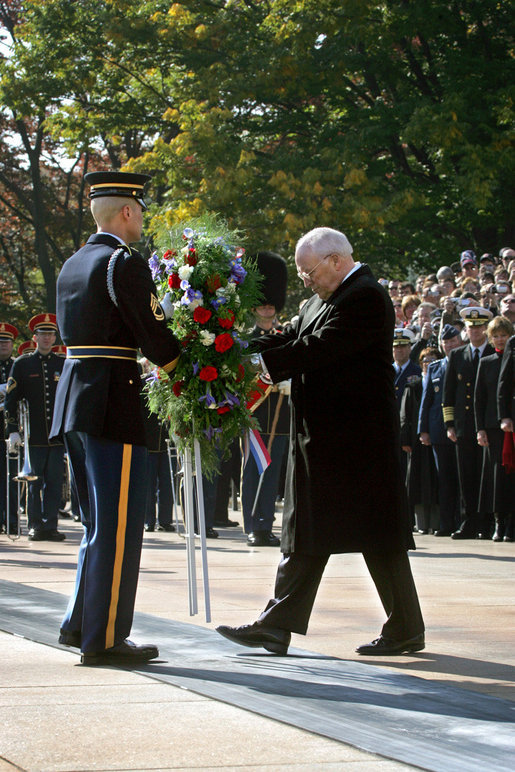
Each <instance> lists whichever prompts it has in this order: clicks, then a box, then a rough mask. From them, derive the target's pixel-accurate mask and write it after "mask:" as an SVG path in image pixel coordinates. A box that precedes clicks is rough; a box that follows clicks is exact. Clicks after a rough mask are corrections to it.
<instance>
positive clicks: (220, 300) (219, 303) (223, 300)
mask: <svg viewBox="0 0 515 772" xmlns="http://www.w3.org/2000/svg"><path fill="white" fill-rule="evenodd" d="M224 303H227V298H224V296H223V295H220V296H219V297H217V298H215V299H214V300H212V301H211V305H212V306H213V308H214V309H216V310H217V311H218V309H219V308H220V306H223V305H224Z"/></svg>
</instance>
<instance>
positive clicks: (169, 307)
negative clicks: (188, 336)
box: [160, 292, 175, 319]
mask: <svg viewBox="0 0 515 772" xmlns="http://www.w3.org/2000/svg"><path fill="white" fill-rule="evenodd" d="M160 305H161V308H162V309H163V313H164V315H165V319H171V318H172V316H173V314H174V311H175V309H174V307H173V301H172V296H171V295H170V293H169V292H167V293H166V295H165V296H164V298H163V299H162V300H161V301H160Z"/></svg>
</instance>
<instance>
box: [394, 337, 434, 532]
mask: <svg viewBox="0 0 515 772" xmlns="http://www.w3.org/2000/svg"><path fill="white" fill-rule="evenodd" d="M440 357H441V354H440V351H439V349H437V348H431V347H428V348H425V349H423V350H422V351H421V352H420V365H421V367H422V376H421V377H418V378H416V380H412V381H410V383H408V384H406V387H405V389H404V394H403V395H402V402H401V412H400V419H401V447H402V450H403V451H404V452H405V453H406V455H407V457H408V468H407V473H406V488H407V491H408V501H409V503H410V506H411V507H412V508H413V510H414V512H415V524H416V529H417V531H418V533H421V534H428V533H429V532H431V533H434V531H437V530H438V520H439V516H438V493H437V491H438V482H437V471H436V466H435V460H434V457H433V453H432V450H431V448H430V447H427V446H426V445H422V444H421V443H420V442H419V441H418V414H419V410H420V401H421V399H422V378H426V376H427V369H428V367H429V365H430V364H431V363H432V362H435V361H436V360H437V359H439V358H440Z"/></svg>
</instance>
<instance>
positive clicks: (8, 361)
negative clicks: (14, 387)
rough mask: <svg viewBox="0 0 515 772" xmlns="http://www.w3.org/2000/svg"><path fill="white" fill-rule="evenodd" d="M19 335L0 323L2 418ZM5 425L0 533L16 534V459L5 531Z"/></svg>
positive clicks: (12, 463) (11, 472)
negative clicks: (15, 341) (14, 349)
mask: <svg viewBox="0 0 515 772" xmlns="http://www.w3.org/2000/svg"><path fill="white" fill-rule="evenodd" d="M18 335H19V333H18V330H17V328H16V327H15V326H14V324H9V323H8V322H0V411H1V415H2V418H4V400H5V393H6V391H7V379H8V378H9V373H10V372H11V368H12V366H13V363H14V359H13V356H12V353H13V346H14V340H15V338H17V337H18ZM7 438H8V433H7V425H6V423H5V421H4V424H3V428H2V432H1V439H0V466H1V469H0V533H1V532H3V531H8V533H16V532H17V530H18V515H17V506H16V500H17V493H18V491H17V488H16V481H15V480H14V476H15V474H16V470H17V464H16V458H15V457H13V458H12V459H10V460H9V478H10V485H9V528H8V529H7V515H6V512H7V477H8V475H7Z"/></svg>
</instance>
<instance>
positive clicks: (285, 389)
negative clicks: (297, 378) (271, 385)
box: [277, 380, 291, 397]
mask: <svg viewBox="0 0 515 772" xmlns="http://www.w3.org/2000/svg"><path fill="white" fill-rule="evenodd" d="M277 388H278V389H279V393H280V394H284V396H285V397H289V396H290V394H291V381H290V380H287V381H279V383H278V384H277Z"/></svg>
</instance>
